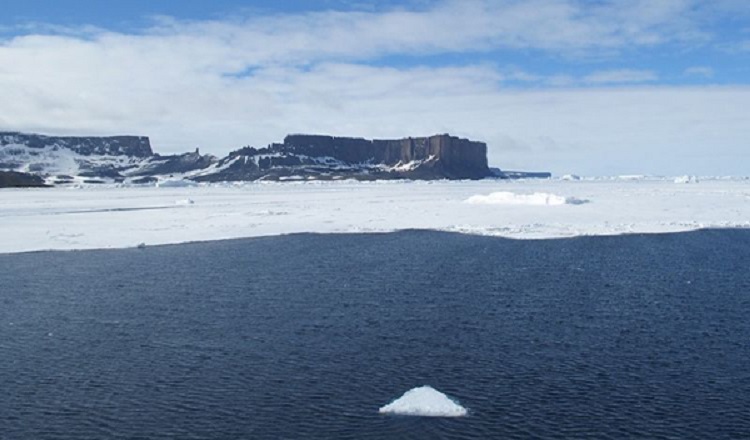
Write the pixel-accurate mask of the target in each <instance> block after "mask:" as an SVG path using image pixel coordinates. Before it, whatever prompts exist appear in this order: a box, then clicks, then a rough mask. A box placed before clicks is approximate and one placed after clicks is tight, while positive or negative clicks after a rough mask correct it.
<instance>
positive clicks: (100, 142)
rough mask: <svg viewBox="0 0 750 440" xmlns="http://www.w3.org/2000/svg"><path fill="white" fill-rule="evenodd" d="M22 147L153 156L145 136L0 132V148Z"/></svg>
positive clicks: (80, 153) (85, 152) (110, 154)
mask: <svg viewBox="0 0 750 440" xmlns="http://www.w3.org/2000/svg"><path fill="white" fill-rule="evenodd" d="M10 145H24V146H26V147H28V148H32V149H38V150H43V149H54V148H65V149H68V150H71V151H73V152H74V153H76V154H79V155H81V156H92V155H99V156H129V157H139V158H146V157H150V156H153V154H154V153H153V151H151V143H150V142H149V140H148V138H147V137H145V136H110V137H75V136H44V135H40V134H26V133H13V132H0V146H10Z"/></svg>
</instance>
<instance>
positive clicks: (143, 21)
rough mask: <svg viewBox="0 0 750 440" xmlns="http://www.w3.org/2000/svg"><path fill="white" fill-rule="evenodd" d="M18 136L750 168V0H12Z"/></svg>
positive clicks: (615, 166) (5, 37) (9, 48)
mask: <svg viewBox="0 0 750 440" xmlns="http://www.w3.org/2000/svg"><path fill="white" fill-rule="evenodd" d="M2 9H3V14H2V16H0V130H4V131H25V132H37V133H46V134H53V135H115V134H137V135H147V136H150V138H151V142H152V146H153V148H154V150H155V151H156V152H158V153H161V154H170V153H178V152H185V151H190V150H193V149H195V148H196V147H199V148H200V149H201V152H203V153H211V154H215V155H217V156H222V155H224V154H226V153H227V152H229V151H231V150H234V149H237V148H240V147H242V146H245V145H252V146H264V145H267V144H269V143H271V142H277V141H280V140H281V139H283V137H284V136H285V135H286V134H288V133H316V134H331V135H340V136H355V137H366V138H402V137H408V136H426V135H431V134H437V133H450V134H453V135H457V136H461V137H467V138H470V139H473V140H481V141H484V142H487V144H488V147H489V160H490V164H491V165H493V166H498V167H500V168H503V169H508V170H545V171H551V172H553V173H555V174H558V175H562V174H580V175H621V174H653V175H683V174H695V175H750V110H748V104H747V103H750V2H748V1H746V0H712V1H699V0H656V1H655V0H525V1H521V0H413V1H408V0H407V1H393V0H386V1H382V0H381V1H368V0H361V1H347V0H322V1H303V0H296V1H295V0H293V1H285V2H278V1H272V0H261V1H239V0H215V1H210V2H209V1H198V0H182V1H179V2H175V1H172V0H169V1H165V0H128V1H117V0H112V1H96V0H24V1H18V0H3V7H2Z"/></svg>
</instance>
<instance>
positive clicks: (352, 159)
mask: <svg viewBox="0 0 750 440" xmlns="http://www.w3.org/2000/svg"><path fill="white" fill-rule="evenodd" d="M279 147H280V148H279V149H280V150H281V151H287V152H293V153H296V154H304V155H307V156H317V157H326V156H328V157H333V158H334V159H337V160H340V161H342V162H345V163H349V164H357V163H372V164H382V165H385V166H389V167H397V166H398V165H402V166H405V165H407V164H410V163H413V164H415V165H417V162H422V163H424V164H428V165H427V167H429V168H431V169H433V170H434V171H435V172H436V173H439V174H442V177H443V178H448V179H481V178H484V177H488V176H489V175H490V171H489V168H488V166H487V144H485V143H484V142H476V141H470V140H468V139H460V138H457V137H454V136H450V135H448V134H441V135H436V136H430V137H417V138H411V137H410V138H404V139H398V140H372V141H370V140H367V139H358V138H345V137H332V136H311V135H289V136H287V137H286V138H285V139H284V143H283V144H282V145H281V146H279Z"/></svg>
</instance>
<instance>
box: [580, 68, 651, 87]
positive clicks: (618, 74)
mask: <svg viewBox="0 0 750 440" xmlns="http://www.w3.org/2000/svg"><path fill="white" fill-rule="evenodd" d="M658 79H659V76H658V75H657V74H656V73H654V72H652V71H650V70H634V69H618V70H601V71H597V72H594V73H591V74H589V75H586V76H585V77H584V78H583V82H585V83H590V84H627V83H644V82H653V81H657V80H658Z"/></svg>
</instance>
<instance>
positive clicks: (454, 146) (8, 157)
mask: <svg viewBox="0 0 750 440" xmlns="http://www.w3.org/2000/svg"><path fill="white" fill-rule="evenodd" d="M0 170H5V171H12V172H21V173H27V174H32V175H36V176H40V177H42V178H44V182H46V183H49V184H81V183H87V184H93V183H116V182H123V183H135V184H139V183H156V182H160V181H163V180H186V181H190V180H192V181H198V182H221V181H252V180H336V179H357V180H376V179H420V180H432V179H482V178H485V177H492V176H496V173H493V172H492V171H491V170H490V168H488V166H487V145H486V144H485V143H483V142H476V141H471V140H468V139H461V138H458V137H455V136H450V135H447V134H442V135H436V136H429V137H416V138H412V137H409V138H403V139H392V140H368V139H362V138H350V137H333V136H320V135H304V134H293V135H289V136H287V137H286V138H284V141H283V142H282V143H274V144H271V145H268V146H267V147H262V148H255V147H245V148H241V149H239V150H236V151H233V152H231V153H230V154H229V155H227V156H226V157H224V158H221V159H218V158H216V157H214V156H211V155H201V154H200V153H199V152H198V151H197V150H196V151H195V152H194V153H184V154H179V155H172V156H161V155H158V154H154V153H153V151H152V150H151V145H150V143H149V139H148V138H147V137H143V136H114V137H53V136H44V135H37V134H23V133H2V132H0Z"/></svg>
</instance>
